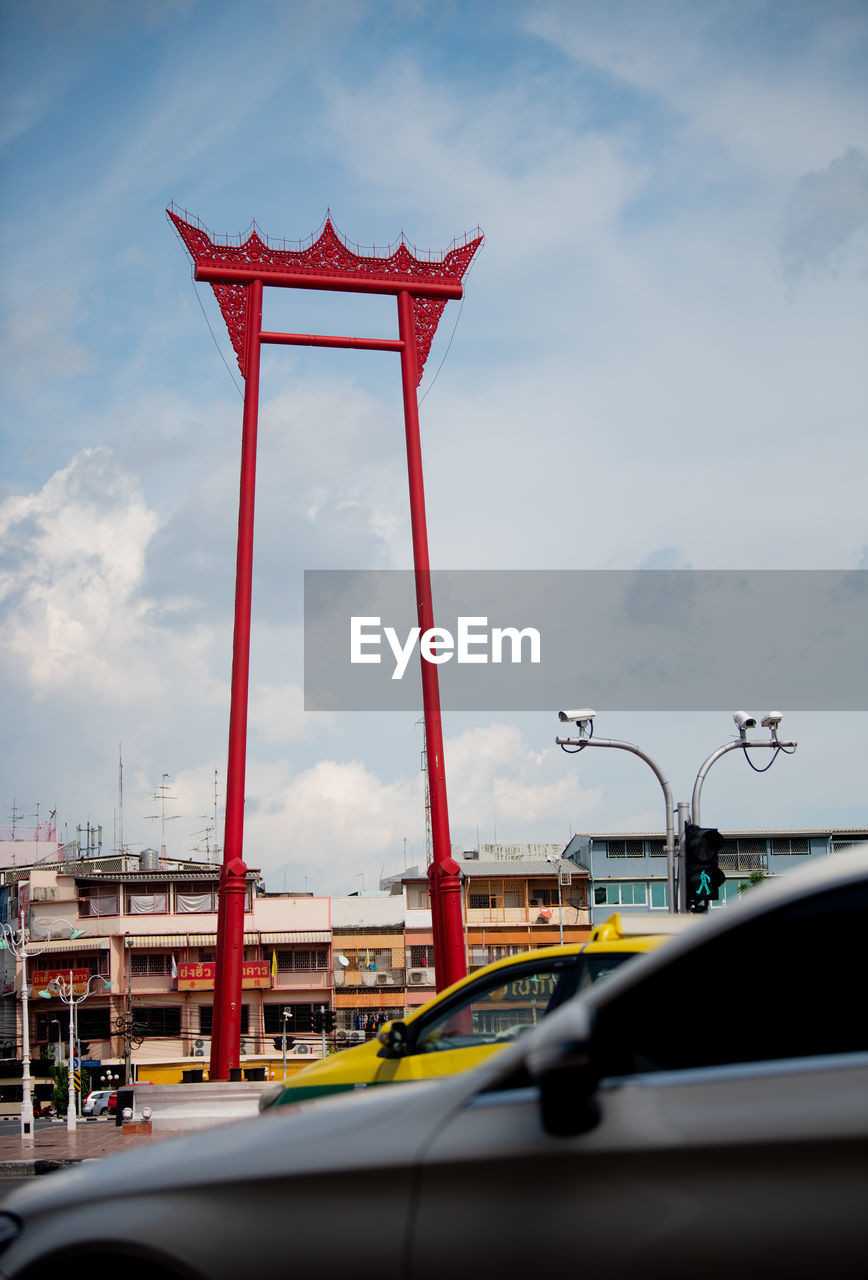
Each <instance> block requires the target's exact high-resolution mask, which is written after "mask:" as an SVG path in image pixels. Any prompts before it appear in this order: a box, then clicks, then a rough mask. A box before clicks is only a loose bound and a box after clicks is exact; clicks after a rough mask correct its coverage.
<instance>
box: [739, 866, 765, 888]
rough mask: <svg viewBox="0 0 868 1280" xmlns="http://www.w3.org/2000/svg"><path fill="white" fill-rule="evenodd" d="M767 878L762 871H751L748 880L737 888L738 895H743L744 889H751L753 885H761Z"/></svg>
mask: <svg viewBox="0 0 868 1280" xmlns="http://www.w3.org/2000/svg"><path fill="white" fill-rule="evenodd" d="M767 879H768V876H767V875H766V873H765V872H764V871H752V872H751V873H750V875H749V876H748V878H747V879H746V880H745V881H743V883H742V884H740V885H739V886H738V891H739V893H744V892H745V890H746V889H752V888H753V887H754V885H755V884H762V882H763V880H767Z"/></svg>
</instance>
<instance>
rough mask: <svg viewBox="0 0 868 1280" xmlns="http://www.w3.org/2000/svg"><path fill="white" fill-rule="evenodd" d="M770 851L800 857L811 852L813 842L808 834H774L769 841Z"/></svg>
mask: <svg viewBox="0 0 868 1280" xmlns="http://www.w3.org/2000/svg"><path fill="white" fill-rule="evenodd" d="M769 845H770V846H771V847H770V849H769V852H770V853H777V854H784V855H785V856H788V857H798V856H800V855H804V854H809V853H810V852H811V844H810V841H809V840H808V839H807V837H806V836H774V837H773V839H771V840H770V841H769Z"/></svg>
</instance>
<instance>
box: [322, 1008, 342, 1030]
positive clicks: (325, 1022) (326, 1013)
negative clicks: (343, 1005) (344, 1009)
mask: <svg viewBox="0 0 868 1280" xmlns="http://www.w3.org/2000/svg"><path fill="white" fill-rule="evenodd" d="M320 1016H321V1018H322V1029H323V1031H328V1032H331V1031H334V1029H335V1021H336V1019H337V1016H338V1015H337V1014H336V1013H335V1011H334V1009H323V1011H322V1014H321V1015H320Z"/></svg>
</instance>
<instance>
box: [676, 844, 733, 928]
mask: <svg viewBox="0 0 868 1280" xmlns="http://www.w3.org/2000/svg"><path fill="white" fill-rule="evenodd" d="M722 848H723V836H722V835H721V834H720V832H719V831H718V830H717V828H716V827H697V826H695V825H694V823H692V822H688V823H686V824H685V827H684V865H683V868H682V870H683V874H684V881H685V884H686V886H687V910H688V911H694V912H697V911H707V910H708V904H709V903H710V902H717V899H718V897H719V896H720V895H719V893H718V890H719V889H720V886H721V885H722V884H723V882H724V881H725V880H726V876H725V875H724V874H723V872H722V871H721V869H720V867H719V866H718V854H719V853H720V851H721V849H722Z"/></svg>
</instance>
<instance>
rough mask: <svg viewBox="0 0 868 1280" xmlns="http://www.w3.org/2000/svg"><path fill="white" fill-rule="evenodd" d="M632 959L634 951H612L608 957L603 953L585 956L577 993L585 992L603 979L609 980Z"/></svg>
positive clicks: (580, 970)
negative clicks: (612, 974)
mask: <svg viewBox="0 0 868 1280" xmlns="http://www.w3.org/2000/svg"><path fill="white" fill-rule="evenodd" d="M632 959H634V954H633V952H632V951H612V952H610V953H609V954H608V955H604V954H603V953H602V952H601V953H600V954H598V955H588V956H586V955H583V956H582V959H581V967H580V969H579V982H578V986H577V987H576V991H577V992H579V991H585V990H586V989H587V988H588V987H590V986H592V985H593V984H594V983H595V982H599V981H600V979H601V978H607V977H608V976H609V974H610V973H614V971H615V970H616V969H617V968H619V967H620V966H621V965H622V964H624V962H625V961H626V960H632Z"/></svg>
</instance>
